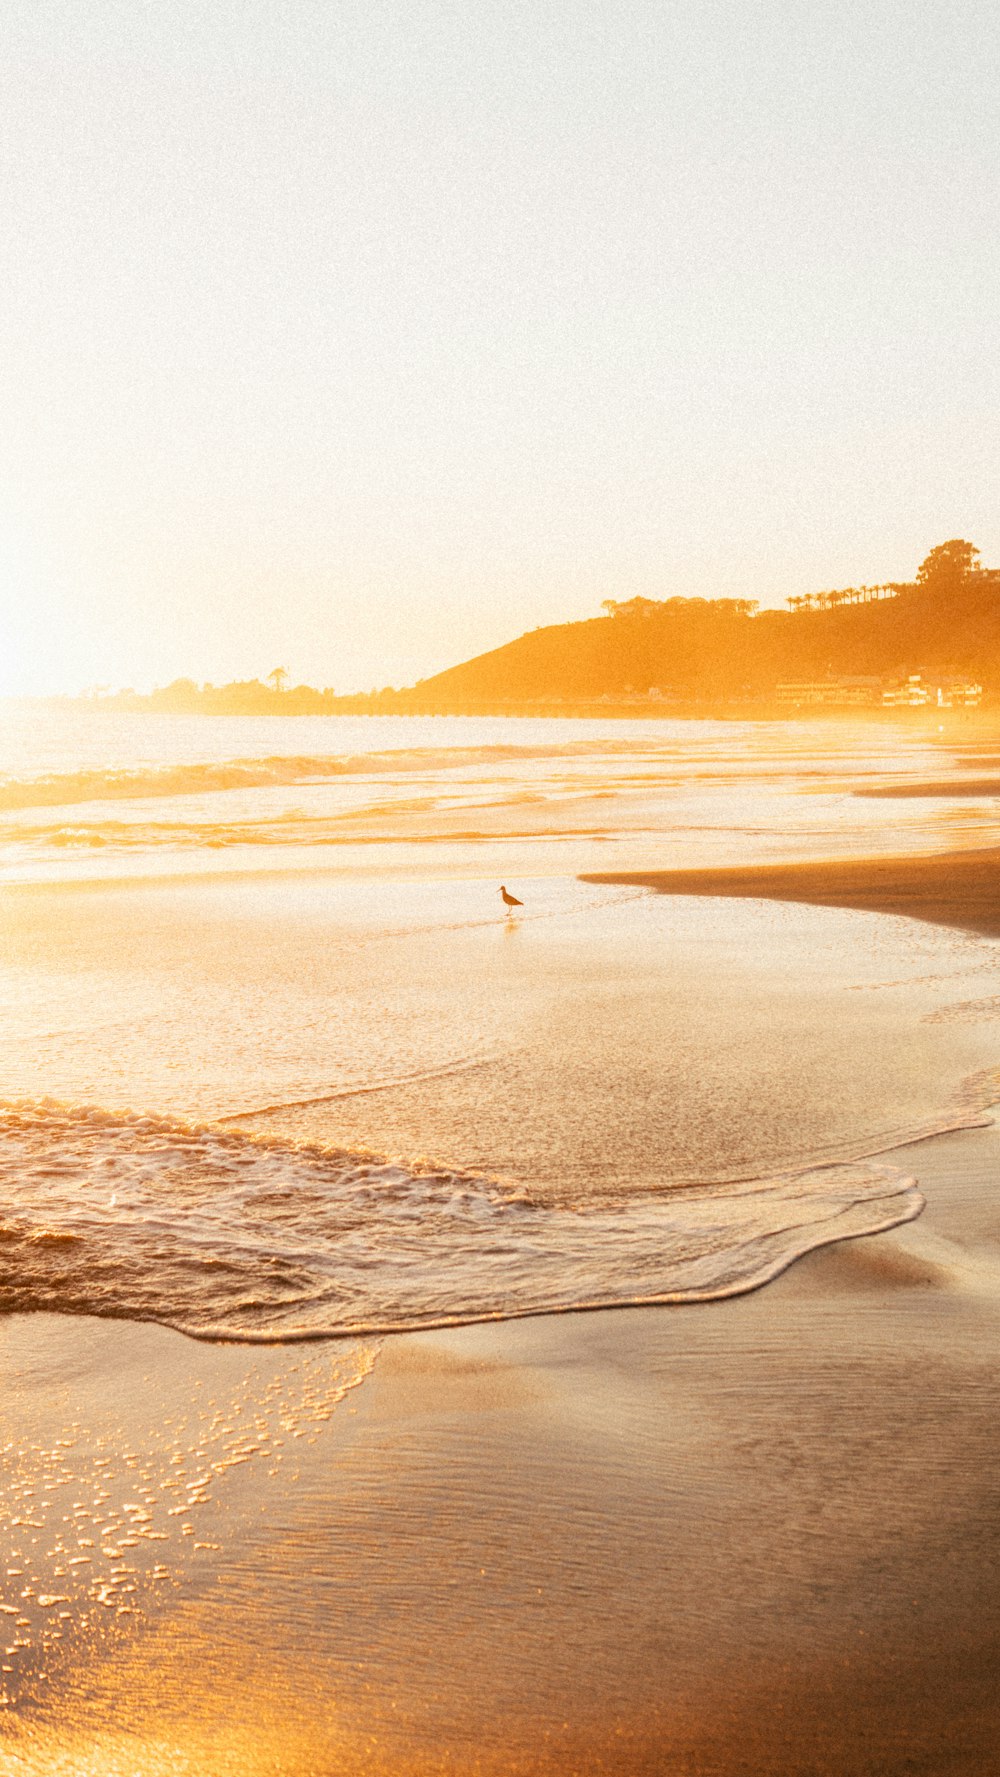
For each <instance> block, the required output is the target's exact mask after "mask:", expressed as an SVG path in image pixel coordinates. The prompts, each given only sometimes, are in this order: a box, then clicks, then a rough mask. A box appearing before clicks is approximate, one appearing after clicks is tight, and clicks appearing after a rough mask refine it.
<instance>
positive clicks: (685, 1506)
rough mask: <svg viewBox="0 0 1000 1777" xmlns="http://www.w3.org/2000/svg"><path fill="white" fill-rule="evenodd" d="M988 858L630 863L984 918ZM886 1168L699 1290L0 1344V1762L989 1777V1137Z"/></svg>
mask: <svg viewBox="0 0 1000 1777" xmlns="http://www.w3.org/2000/svg"><path fill="white" fill-rule="evenodd" d="M996 861H997V855H996V853H990V852H980V853H975V854H971V853H970V854H960V855H958V856H957V857H941V858H928V859H918V860H914V861H913V862H912V863H911V862H910V861H892V862H888V861H887V862H885V863H884V864H883V863H881V862H872V863H864V864H858V865H855V866H849V865H837V866H830V867H829V869H826V868H823V869H820V868H818V867H813V866H803V867H801V868H799V869H796V870H792V869H789V868H787V867H781V868H780V869H771V870H755V871H748V870H747V871H744V870H740V871H728V872H698V873H684V878H685V880H684V884H683V887H682V886H680V877H679V875H678V874H677V873H671V874H669V875H657V876H655V877H652V878H643V877H637V876H634V875H631V876H629V877H628V878H627V880H628V881H630V882H633V883H638V882H645V883H648V885H649V886H652V887H657V888H659V887H663V886H664V885H666V888H667V891H668V892H671V891H674V890H676V892H678V893H683V894H719V893H737V894H741V895H753V896H755V897H759V896H761V895H763V894H765V893H768V894H770V893H771V892H772V891H771V889H765V888H764V887H762V886H761V885H762V882H764V881H767V882H769V883H772V884H773V883H774V880H775V879H778V880H779V884H780V885H782V886H784V887H786V888H787V887H788V886H789V879H793V880H792V881H791V886H792V888H793V889H794V890H795V891H796V892H794V893H790V894H788V896H787V898H788V899H792V900H801V901H816V902H819V903H820V904H829V905H835V906H844V907H855V908H869V909H871V910H873V911H874V910H881V911H889V912H894V913H901V912H909V913H910V914H912V915H913V916H914V917H917V918H923V919H929V920H933V921H935V922H936V923H942V924H946V925H951V926H956V927H963V928H965V929H967V930H970V931H974V932H980V933H987V934H994V933H996V932H1000V921H998V923H997V924H995V925H994V924H984V923H980V921H981V920H986V919H987V918H989V919H991V920H998V907H997V900H998V898H997V897H996V894H995V889H994V887H993V883H992V881H991V880H990V876H991V872H993V871H995V868H996ZM723 878H725V879H726V881H727V883H728V884H732V882H733V881H734V879H735V880H736V881H737V882H738V883H741V884H742V885H743V886H741V887H736V888H733V887H731V886H725V887H724V886H722V880H723ZM848 878H850V879H851V880H850V881H849V880H848ZM613 880H621V878H620V877H615V878H614V879H613ZM696 885H700V886H696ZM848 891H850V894H851V896H852V897H853V898H843V899H842V898H840V897H841V896H844V897H846V896H847V895H848ZM835 897H836V898H835ZM774 898H777V899H782V898H786V897H785V896H784V895H783V894H782V893H780V892H778V893H776V894H775V897H774ZM942 910H944V912H945V913H947V914H948V915H949V916H948V917H943V913H942ZM949 942H954V943H958V942H959V941H958V940H949ZM935 954H936V953H935ZM977 1015H978V1014H977ZM893 1160H894V1161H898V1163H899V1164H900V1165H901V1166H902V1167H905V1168H906V1169H908V1170H910V1171H912V1172H913V1173H915V1174H916V1175H917V1177H918V1178H919V1180H920V1184H921V1189H922V1190H923V1192H924V1195H925V1196H926V1198H927V1208H926V1210H925V1211H924V1214H923V1215H922V1216H921V1218H920V1220H919V1221H917V1222H915V1223H913V1224H910V1225H909V1226H906V1227H903V1228H899V1229H896V1230H894V1231H892V1232H891V1233H887V1234H879V1235H875V1236H871V1237H867V1238H863V1239H856V1240H853V1241H850V1242H846V1243H843V1244H841V1245H839V1246H837V1247H833V1248H828V1249H825V1250H823V1251H820V1252H816V1253H813V1254H811V1255H809V1256H808V1257H806V1258H804V1259H802V1260H800V1261H798V1262H797V1263H796V1264H795V1265H794V1266H793V1267H792V1268H791V1269H790V1270H789V1271H788V1272H787V1273H785V1275H784V1276H782V1277H781V1278H779V1279H778V1280H777V1281H775V1282H773V1283H771V1284H769V1285H768V1286H766V1287H765V1288H763V1289H761V1290H759V1291H757V1292H755V1293H753V1294H752V1295H747V1296H743V1297H740V1298H736V1299H733V1300H729V1301H724V1302H715V1303H710V1304H706V1305H703V1306H685V1307H675V1308H643V1309H622V1310H618V1311H615V1312H607V1311H601V1312H596V1313H590V1314H568V1315H561V1316H550V1317H542V1318H537V1319H531V1320H523V1321H517V1322H509V1323H506V1324H503V1325H495V1326H490V1325H486V1326H471V1327H465V1328H460V1329H456V1330H453V1331H448V1332H436V1333H421V1334H404V1335H397V1336H395V1337H392V1338H386V1339H384V1340H382V1341H381V1342H379V1343H378V1345H377V1346H376V1344H374V1343H373V1342H371V1341H368V1342H365V1341H356V1340H355V1341H341V1340H335V1341H326V1342H319V1343H317V1344H315V1345H311V1346H308V1347H307V1346H298V1347H286V1348H277V1347H268V1348H256V1349H255V1348H249V1347H241V1346H237V1345H218V1344H213V1345H199V1344H196V1343H195V1342H193V1341H191V1340H188V1339H185V1338H183V1337H182V1336H181V1335H179V1334H177V1333H174V1332H171V1331H167V1330H165V1329H163V1328H159V1327H155V1326H137V1325H131V1324H127V1323H120V1322H119V1323H116V1322H113V1321H98V1320H94V1319H87V1318H78V1319H73V1318H72V1317H69V1316H62V1317H57V1316H51V1315H32V1316H14V1317H10V1318H8V1319H5V1320H2V1321H0V1359H2V1362H3V1365H4V1373H5V1396H4V1405H3V1423H2V1438H0V1446H2V1447H3V1458H4V1489H5V1491H4V1501H5V1505H6V1508H7V1510H8V1514H9V1524H10V1527H11V1530H12V1531H15V1530H16V1532H17V1541H16V1543H15V1542H13V1541H12V1542H11V1544H10V1545H9V1546H10V1548H11V1550H14V1549H15V1548H16V1551H17V1552H16V1553H14V1554H13V1556H12V1555H10V1554H9V1555H8V1560H7V1562H6V1563H5V1565H6V1574H5V1576H4V1582H5V1583H4V1586H3V1595H2V1599H0V1603H2V1604H3V1605H4V1606H5V1607H6V1610H7V1613H8V1614H6V1615H4V1617H3V1618H2V1619H0V1620H2V1622H3V1625H4V1626H5V1627H9V1635H8V1640H7V1644H6V1645H7V1646H8V1648H9V1649H10V1648H13V1649H14V1650H15V1651H14V1652H13V1653H8V1655H7V1656H6V1657H5V1660H4V1666H5V1671H4V1675H3V1681H4V1684H5V1686H6V1695H7V1696H8V1698H9V1703H8V1706H7V1707H6V1708H5V1709H4V1710H2V1711H0V1773H2V1777H8V1773H9V1774H10V1777H43V1774H44V1777H167V1773H170V1777H194V1774H195V1773H197V1774H198V1777H244V1774H246V1777H335V1774H336V1777H340V1774H341V1773H344V1774H348V1773H349V1774H350V1777H460V1774H461V1777H475V1774H479V1777H589V1774H591V1773H603V1774H608V1777H617V1774H621V1777H654V1774H655V1777H663V1774H665V1773H670V1777H675V1774H677V1777H874V1774H876V1773H877V1774H878V1777H912V1774H913V1773H919V1774H923V1777H957V1774H962V1777H990V1774H991V1773H996V1772H1000V1752H998V1747H1000V1695H998V1691H997V1685H996V1673H997V1671H998V1670H1000V1545H998V1543H997V1537H996V1526H997V1523H998V1521H1000V1468H998V1465H997V1461H996V1452H997V1424H998V1409H1000V1380H998V1376H997V1366H996V1350H997V1343H998V1336H1000V1210H998V1206H997V1202H998V1200H997V1180H998V1175H1000V1131H998V1130H997V1129H996V1128H992V1127H991V1128H978V1129H967V1130H962V1131H960V1132H958V1133H952V1134H949V1135H947V1136H940V1137H936V1138H934V1139H933V1140H929V1141H925V1142H922V1143H919V1144H914V1145H912V1146H911V1147H909V1148H904V1149H900V1150H897V1152H896V1153H895V1154H894V1155H893ZM168 1483H170V1484H171V1485H175V1486H176V1497H177V1501H178V1507H177V1513H176V1515H173V1514H174V1512H175V1507H174V1505H173V1504H171V1503H170V1501H171V1500H172V1499H173V1498H174V1497H175V1494H174V1493H172V1492H171V1491H170V1485H168ZM81 1513H82V1514H84V1521H85V1525H86V1530H85V1535H84V1540H86V1538H89V1539H90V1542H91V1546H90V1547H89V1548H88V1551H87V1559H89V1560H90V1561H91V1563H92V1569H91V1573H92V1577H74V1576H77V1575H79V1576H85V1575H87V1568H86V1567H85V1566H84V1567H82V1568H80V1569H76V1568H72V1567H71V1566H70V1562H71V1561H74V1560H76V1559H77V1557H76V1556H74V1555H71V1554H70V1553H69V1538H70V1526H71V1525H72V1524H73V1523H74V1522H76V1520H77V1517H78V1514H81ZM88 1513H89V1514H91V1516H90V1517H87V1516H86V1514H88ZM185 1527H187V1528H185ZM73 1534H74V1535H78V1534H79V1533H78V1532H76V1531H74V1532H73ZM151 1538H152V1539H156V1540H150V1539H151ZM159 1539H162V1540H159ZM80 1546H81V1547H82V1546H83V1543H81V1544H80ZM101 1563H103V1564H104V1565H103V1566H102V1565H101ZM102 1592H103V1597H102V1596H101V1594H102ZM40 1625H41V1626H42V1627H41V1628H40V1627H39V1626H40ZM52 1625H55V1626H56V1627H52ZM46 1626H48V1628H46ZM6 1668H9V1670H7V1669H6Z"/></svg>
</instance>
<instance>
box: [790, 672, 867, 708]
mask: <svg viewBox="0 0 1000 1777" xmlns="http://www.w3.org/2000/svg"><path fill="white" fill-rule="evenodd" d="M776 689H777V698H778V702H779V703H780V704H784V705H785V706H786V707H787V708H789V709H806V708H816V707H817V706H825V707H826V708H827V709H841V710H846V709H859V708H864V707H865V706H866V705H871V704H876V703H878V701H879V698H880V696H881V693H882V681H881V679H879V678H871V677H865V676H855V677H853V678H841V679H801V680H793V681H789V682H788V683H787V684H783V685H778V686H777V688H776Z"/></svg>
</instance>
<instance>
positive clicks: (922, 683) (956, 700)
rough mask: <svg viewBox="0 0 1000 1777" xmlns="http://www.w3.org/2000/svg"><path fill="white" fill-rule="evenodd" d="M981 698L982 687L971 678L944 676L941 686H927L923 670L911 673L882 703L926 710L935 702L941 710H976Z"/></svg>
mask: <svg viewBox="0 0 1000 1777" xmlns="http://www.w3.org/2000/svg"><path fill="white" fill-rule="evenodd" d="M982 700H983V688H982V686H981V685H976V684H973V683H972V682H971V681H970V680H966V679H945V680H944V682H943V683H942V684H940V685H928V684H927V682H926V680H925V679H924V676H923V674H922V673H909V674H908V675H907V677H906V678H905V679H900V680H899V681H898V683H897V684H895V685H888V686H887V687H886V689H885V690H884V691H883V693H882V702H883V704H884V705H885V706H886V708H888V709H924V708H926V706H927V705H928V704H934V705H935V707H936V708H937V709H939V710H951V709H964V710H971V709H977V708H978V706H979V704H981V703H982Z"/></svg>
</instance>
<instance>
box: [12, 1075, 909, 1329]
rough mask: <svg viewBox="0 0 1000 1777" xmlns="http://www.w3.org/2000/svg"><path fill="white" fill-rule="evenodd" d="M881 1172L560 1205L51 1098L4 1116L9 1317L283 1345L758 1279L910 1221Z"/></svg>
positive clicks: (905, 1185)
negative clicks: (79, 1318) (34, 1315)
mask: <svg viewBox="0 0 1000 1777" xmlns="http://www.w3.org/2000/svg"><path fill="white" fill-rule="evenodd" d="M922 1202H923V1200H922V1198H921V1197H920V1195H919V1192H918V1191H917V1189H916V1186H915V1184H914V1181H913V1180H912V1179H911V1178H909V1177H908V1176H907V1175H906V1174H904V1173H903V1172H901V1171H899V1170H898V1169H896V1168H895V1167H892V1166H886V1165H878V1164H874V1163H871V1162H868V1163H865V1162H858V1163H855V1164H851V1165H842V1166H826V1167H819V1168H813V1169H810V1170H807V1171H803V1172H798V1173H790V1174H784V1175H781V1176H778V1177H774V1178H769V1179H757V1180H753V1181H749V1182H747V1183H745V1184H742V1185H736V1186H729V1187H726V1188H719V1187H712V1188H702V1189H697V1190H695V1189H692V1188H682V1189H675V1190H672V1191H666V1192H663V1193H661V1194H644V1195H641V1196H639V1197H634V1198H632V1199H627V1200H623V1201H618V1202H613V1201H608V1200H605V1201H603V1202H597V1203H589V1204H587V1205H586V1206H583V1205H581V1206H579V1207H567V1206H565V1205H560V1206H553V1205H551V1204H547V1203H544V1202H541V1201H535V1200H533V1199H532V1197H531V1196H530V1195H528V1194H527V1193H526V1192H524V1191H521V1190H519V1189H517V1188H516V1187H515V1186H512V1185H509V1184H506V1183H504V1182H503V1181H501V1180H498V1179H490V1178H485V1177H477V1176H475V1175H472V1174H463V1173H459V1172H448V1171H443V1170H438V1169H433V1168H431V1167H427V1168H423V1169H421V1168H417V1167H414V1168H409V1169H408V1168H405V1167H402V1166H398V1165H390V1164H388V1163H386V1162H384V1161H380V1160H378V1159H377V1158H375V1157H371V1156H365V1155H363V1154H356V1153H350V1152H345V1151H343V1150H337V1149H332V1148H322V1147H319V1146H306V1145H303V1146H294V1145H291V1144H289V1143H286V1142H282V1141H276V1140H270V1139H266V1138H261V1137H257V1136H253V1135H246V1134H243V1133H242V1132H240V1133H235V1132H231V1131H226V1130H223V1129H220V1128H218V1127H217V1126H211V1125H197V1124H185V1123H182V1122H179V1121H173V1120H168V1119H165V1118H158V1117H152V1116H150V1117H142V1116H121V1115H112V1114H111V1113H109V1112H106V1111H102V1110H98V1109H95V1108H87V1107H79V1106H73V1107H70V1106H60V1105H55V1104H51V1103H40V1104H33V1105H10V1106H7V1107H6V1108H5V1109H4V1110H3V1112H2V1114H0V1205H2V1209H0V1306H2V1308H4V1309H5V1310H7V1311H13V1310H20V1311H24V1310H28V1309H48V1310H57V1311H61V1312H67V1313H83V1314H97V1315H105V1316H115V1317H128V1318H132V1319H139V1320H152V1321H159V1322H161V1323H163V1324H165V1325H168V1326H172V1327H176V1328H178V1329H179V1330H181V1331H183V1332H186V1333H189V1334H192V1335H194V1336H196V1337H201V1338H220V1339H238V1340H261V1341H266V1340H288V1339H297V1338H307V1337H317V1336H321V1335H331V1334H342V1333H358V1332H363V1331H364V1332H373V1331H385V1330H401V1329H404V1328H416V1327H428V1326H442V1325H451V1324H456V1323H460V1322H464V1321H474V1320H493V1319H508V1318H512V1317H515V1316H519V1315H526V1314H539V1313H553V1312H558V1311H562V1310H568V1309H579V1308H592V1307H599V1306H600V1307H605V1306H614V1305H622V1304H626V1303H642V1302H686V1301H698V1300H705V1299H711V1298H713V1297H720V1296H727V1295H733V1294H737V1293H739V1292H741V1291H744V1290H748V1289H753V1288H754V1287H756V1286H757V1285H759V1284H761V1283H764V1282H765V1281H767V1279H769V1278H771V1277H774V1276H775V1275H776V1274H777V1273H778V1272H780V1271H782V1270H783V1269H784V1268H785V1267H786V1266H787V1265H788V1264H790V1263H791V1262H792V1260H793V1259H795V1258H797V1257H799V1255H800V1254H802V1253H804V1252H807V1251H808V1250H809V1249H810V1248H812V1247H816V1246H821V1245H824V1244H826V1243H828V1242H830V1241H835V1240H840V1239H843V1238H845V1237H847V1236H849V1235H856V1234H867V1233H873V1232H875V1231H877V1230H881V1229H885V1228H890V1227H893V1226H895V1225H896V1224H897V1223H899V1222H904V1221H908V1220H910V1219H911V1218H912V1217H914V1216H916V1215H917V1214H918V1213H919V1211H920V1209H921V1207H922Z"/></svg>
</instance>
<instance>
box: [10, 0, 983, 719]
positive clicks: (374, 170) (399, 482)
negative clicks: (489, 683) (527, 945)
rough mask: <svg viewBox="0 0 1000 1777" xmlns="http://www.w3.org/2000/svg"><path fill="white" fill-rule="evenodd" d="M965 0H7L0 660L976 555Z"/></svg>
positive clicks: (973, 191) (330, 667)
mask: <svg viewBox="0 0 1000 1777" xmlns="http://www.w3.org/2000/svg"><path fill="white" fill-rule="evenodd" d="M998 20H1000V13H998V10H997V8H996V5H995V0H982V3H981V4H980V3H974V0H973V3H963V0H954V3H952V4H947V5H946V4H944V0H906V3H905V4H904V3H902V0H899V3H898V4H886V3H885V0H863V3H861V0H836V3H835V4H834V3H829V4H828V3H826V0H756V3H753V0H729V4H720V3H717V0H697V3H695V0H658V3H654V0H631V3H627V0H489V3H487V0H481V3H480V4H475V3H474V0H466V3H465V4H459V3H458V0H450V3H446V0H282V4H281V5H278V4H277V3H276V0H268V3H267V4H264V3H263V0H245V3H242V4H240V3H236V0H211V3H209V4H206V0H197V3H195V0H160V3H157V0H145V3H143V0H128V3H125V0H21V4H20V5H15V6H14V7H13V8H10V9H9V10H8V12H7V13H6V15H5V48H4V56H3V63H2V68H0V191H2V200H3V216H4V229H3V233H4V238H5V243H6V244H5V248H4V259H5V264H4V268H3V276H2V279H0V320H2V335H3V341H4V352H3V370H2V384H0V394H2V403H3V418H2V424H0V438H2V447H0V448H2V452H3V468H4V474H3V490H2V495H0V621H2V627H3V634H2V637H0V648H2V653H0V689H3V690H22V691H34V690H55V689H76V688H80V687H82V686H84V685H87V684H91V683H94V682H96V681H100V682H105V683H110V684H112V685H116V686H117V685H124V684H132V685H136V686H138V687H148V686H150V685H151V684H153V683H163V682H165V681H166V680H168V679H170V678H173V677H175V676H177V675H180V674H190V675H192V676H194V677H196V678H199V679H212V680H216V681H218V680H222V679H228V678H233V677H249V676H253V675H256V674H258V673H259V674H264V673H266V672H267V671H269V669H270V668H272V667H274V666H277V665H282V666H286V667H287V668H288V669H289V670H290V672H291V673H292V675H293V677H294V678H296V679H300V678H302V679H308V680H310V681H311V682H314V683H319V684H321V685H322V684H332V685H334V686H335V687H337V688H338V689H342V690H349V689H354V688H357V687H358V686H361V687H367V686H369V685H372V684H378V685H381V684H384V683H389V682H395V683H405V682H409V681H411V680H412V679H414V678H415V677H417V676H422V675H425V674H427V673H428V672H431V671H433V670H435V669H437V668H439V667H443V666H446V665H449V664H451V663H453V662H454V661H456V660H459V659H463V658H465V657H466V656H468V655H470V654H473V653H477V652H480V651H481V650H483V649H486V648H489V647H493V646H495V645H497V644H498V643H500V642H502V641H506V640H508V639H509V638H510V637H512V636H513V635H515V634H517V633H519V632H520V631H521V630H523V629H527V628H530V627H532V626H533V625H535V624H539V623H550V622H557V621H563V620H566V619H569V618H574V617H584V616H591V615H595V614H596V613H597V611H598V609H599V605H600V601H601V599H602V598H607V597H617V598H627V597H630V596H632V595H633V594H635V593H641V594H643V595H645V596H648V597H654V598H656V597H669V596H670V595H672V594H675V593H680V594H685V595H693V594H699V595H703V596H708V597H711V596H717V595H745V596H749V597H756V598H760V599H761V600H763V601H764V602H770V603H777V602H780V600H781V599H783V598H784V597H785V596H787V595H788V594H789V593H795V592H803V591H810V590H817V589H820V588H824V587H831V586H837V585H846V584H849V583H851V582H852V581H859V580H877V579H880V578H899V577H901V576H904V575H909V574H912V572H913V571H914V569H915V568H916V566H917V563H918V562H919V561H920V560H921V558H922V557H923V555H925V554H926V553H927V550H928V549H929V548H930V547H931V546H932V545H933V544H935V543H937V542H940V541H941V540H942V539H944V538H946V537H951V536H956V535H958V536H965V537H969V538H970V539H971V540H972V541H973V542H975V543H977V544H978V545H979V547H980V548H981V550H982V552H983V556H984V559H985V560H986V561H987V562H989V563H991V564H992V565H1000V423H998V422H1000V339H998V334H1000V327H998V318H1000V213H998V212H1000V205H998V198H997V192H998V172H1000V103H998V93H1000V80H998V75H1000V22H998Z"/></svg>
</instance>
